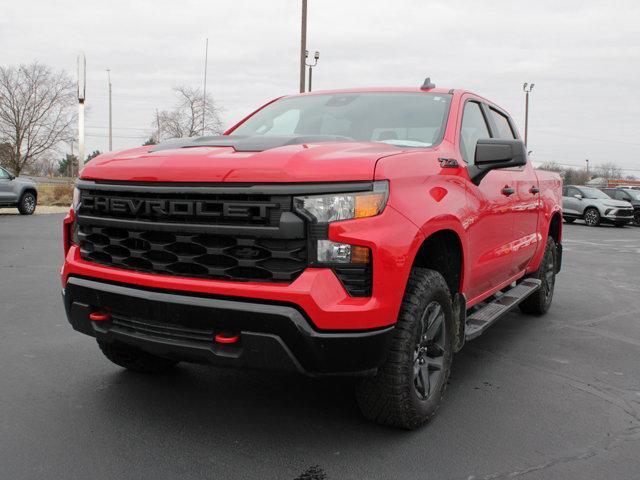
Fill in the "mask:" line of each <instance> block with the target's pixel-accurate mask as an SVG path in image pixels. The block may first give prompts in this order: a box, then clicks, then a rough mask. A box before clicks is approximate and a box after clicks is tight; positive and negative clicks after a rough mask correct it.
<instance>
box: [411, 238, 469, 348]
mask: <svg viewBox="0 0 640 480" xmlns="http://www.w3.org/2000/svg"><path fill="white" fill-rule="evenodd" d="M463 238H464V237H461V236H460V235H459V234H458V232H457V231H455V230H453V229H450V228H443V229H441V230H437V231H435V232H431V233H430V234H429V235H428V236H426V237H425V238H424V239H423V241H422V243H421V244H420V247H419V248H418V250H417V252H416V255H415V257H414V259H413V263H412V265H411V268H412V270H413V268H416V267H418V268H428V269H430V270H434V271H436V272H438V273H440V274H441V275H442V276H443V277H444V280H445V282H446V283H447V286H448V287H449V292H450V293H451V301H452V306H453V309H454V319H453V321H454V337H453V345H454V347H453V348H454V352H458V351H460V350H461V349H462V346H463V345H464V330H465V320H464V319H465V318H466V310H467V303H466V298H465V296H464V294H463V293H462V287H463V285H464V283H463V282H464V268H465V254H464V253H465V246H464V243H463V240H462V239H463Z"/></svg>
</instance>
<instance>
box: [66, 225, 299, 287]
mask: <svg viewBox="0 0 640 480" xmlns="http://www.w3.org/2000/svg"><path fill="white" fill-rule="evenodd" d="M78 237H79V240H80V254H81V257H82V258H83V259H84V260H88V261H92V262H96V263H100V264H103V265H108V266H112V267H118V268H125V269H129V270H137V271H141V272H152V273H160V274H164V275H181V276H186V277H201V278H214V279H221V280H241V281H249V280H254V281H283V282H290V281H292V280H293V279H295V278H296V277H297V276H298V275H300V273H302V271H303V270H304V269H305V267H306V266H307V249H306V240H305V239H297V240H282V239H267V238H242V237H234V236H224V235H205V234H175V233H169V232H161V231H154V230H132V229H124V228H113V227H101V226H91V225H79V229H78Z"/></svg>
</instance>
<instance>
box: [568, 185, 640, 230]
mask: <svg viewBox="0 0 640 480" xmlns="http://www.w3.org/2000/svg"><path fill="white" fill-rule="evenodd" d="M562 216H563V218H564V221H565V222H567V223H573V222H574V221H575V220H576V219H578V218H582V219H584V223H586V224H587V225H589V226H590V227H595V226H596V225H600V223H612V224H613V225H615V226H616V227H624V226H625V225H626V224H627V223H629V222H630V221H631V220H632V219H633V207H632V206H631V204H630V203H629V202H625V201H623V200H614V199H613V198H611V197H610V196H609V195H607V194H606V193H604V192H601V191H600V190H598V189H597V188H591V187H577V186H575V185H565V186H564V187H563V188H562Z"/></svg>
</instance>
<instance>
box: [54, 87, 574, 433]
mask: <svg viewBox="0 0 640 480" xmlns="http://www.w3.org/2000/svg"><path fill="white" fill-rule="evenodd" d="M561 219H562V212H561V181H560V178H559V177H558V176H557V175H555V174H552V173H548V172H541V171H535V170H534V169H533V167H532V165H531V163H530V162H529V161H528V160H527V152H526V150H525V147H524V145H523V142H522V141H521V140H520V139H519V135H518V132H517V130H516V128H515V125H514V122H513V120H512V119H511V118H510V117H509V115H508V114H507V113H506V112H505V111H504V110H503V109H501V108H500V107H498V106H497V105H495V104H494V103H492V102H490V101H488V100H486V99H484V98H482V97H479V96H478V95H474V94H473V93H470V92H467V91H463V90H450V89H446V88H435V86H434V85H433V84H431V83H430V82H428V81H427V82H425V85H423V86H422V87H421V88H372V89H358V90H340V91H324V92H313V93H308V94H301V95H293V96H287V97H282V98H279V99H276V100H274V101H272V102H270V103H268V104H266V105H264V106H263V107H262V108H260V109H259V110H257V111H256V112H254V113H253V114H251V115H249V116H248V117H247V118H245V119H244V120H242V121H241V122H240V123H238V124H237V125H235V126H234V127H232V128H230V129H229V130H228V131H227V132H225V134H224V135H222V136H213V137H211V136H209V137H207V136H204V137H199V138H187V139H178V140H173V141H169V142H166V143H162V144H160V145H156V146H144V147H139V148H134V149H131V150H127V151H123V152H118V153H108V154H103V155H101V156H99V157H98V158H96V159H94V160H93V161H92V162H91V163H90V164H88V165H87V166H85V167H84V169H83V170H82V172H81V175H80V179H79V180H78V182H77V189H76V192H75V195H74V203H73V206H72V209H71V211H70V213H69V215H68V216H67V218H66V219H65V220H64V234H65V235H64V244H65V245H64V248H65V262H64V267H63V269H62V287H63V294H64V303H65V307H66V312H67V316H68V319H69V321H70V323H71V325H72V326H73V328H75V329H76V330H78V331H80V332H82V333H85V334H88V335H91V336H93V337H95V338H96V339H97V341H98V344H99V346H100V348H101V349H102V351H103V352H104V354H105V355H106V356H107V358H109V359H110V360H111V361H113V362H115V363H116V364H118V365H120V366H123V367H125V368H128V369H131V370H135V371H139V372H159V371H163V370H165V369H167V368H170V367H172V366H174V365H175V364H176V363H178V362H179V361H188V362H199V363H209V364H214V365H222V366H229V367H248V368H258V369H267V370H278V371H291V372H302V373H305V374H309V375H353V376H356V377H357V386H356V395H357V399H358V403H359V405H360V407H361V410H362V412H363V414H364V415H365V416H366V417H367V418H369V419H371V420H373V421H376V422H379V423H383V424H388V425H394V426H399V427H403V428H415V427H417V426H419V425H421V424H423V423H425V422H426V421H427V420H428V419H429V418H430V417H431V416H432V415H433V414H434V413H435V411H436V410H437V408H438V405H439V404H440V402H441V399H442V395H443V393H444V390H445V387H446V385H447V380H448V377H449V372H450V368H451V362H452V357H453V354H454V353H455V352H457V351H459V350H460V349H461V348H462V347H463V344H464V343H465V341H467V340H470V339H473V338H474V337H476V336H478V335H479V334H480V333H482V332H483V331H484V330H485V329H486V328H487V327H488V326H489V325H491V324H492V323H493V322H495V321H496V320H497V319H499V318H500V317H501V316H503V315H504V314H505V313H507V312H508V311H509V310H511V309H513V308H514V307H516V306H519V307H520V309H521V310H522V311H523V312H525V313H530V314H543V313H545V312H546V311H547V309H548V308H549V305H550V303H551V299H552V296H553V288H554V281H555V275H556V273H558V272H559V270H560V265H561V259H562V243H561V241H562V221H561Z"/></svg>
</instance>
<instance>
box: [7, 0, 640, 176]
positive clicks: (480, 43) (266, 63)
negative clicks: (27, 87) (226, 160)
mask: <svg viewBox="0 0 640 480" xmlns="http://www.w3.org/2000/svg"><path fill="white" fill-rule="evenodd" d="M300 3H301V2H300V0H268V1H267V0H233V1H218V0H209V1H185V0H181V1H165V0H155V1H143V0H136V1H113V0H111V1H105V0H101V1H93V0H83V1H68V0H56V1H51V0H21V1H19V2H8V1H4V2H3V5H2V8H1V12H0V64H3V65H8V64H18V63H24V62H30V61H32V60H34V59H37V60H39V61H41V62H43V63H46V64H48V65H50V66H52V67H53V68H55V69H65V70H68V71H69V72H70V73H72V74H74V76H75V68H76V55H77V53H78V51H80V50H82V51H84V52H85V53H86V56H87V81H88V86H87V104H88V107H89V111H88V114H87V126H88V128H87V133H88V137H87V143H88V145H87V152H90V151H92V150H93V149H99V150H102V151H105V150H106V149H107V128H106V127H107V124H108V117H107V76H106V72H105V70H106V69H107V68H110V69H111V72H112V74H111V75H112V82H113V125H114V148H115V149H123V148H127V147H131V146H136V145H140V144H141V143H142V142H143V141H144V140H145V139H146V138H148V136H149V134H150V133H151V132H152V128H151V126H150V124H151V122H152V120H153V116H154V113H153V112H154V111H155V109H156V108H158V109H164V108H169V107H171V105H172V103H173V102H174V97H173V96H172V95H173V94H172V91H171V88H172V87H173V86H175V85H181V84H184V85H190V86H195V87H201V86H202V83H203V65H204V43H205V38H207V37H208V38H209V81H208V87H207V91H208V92H211V93H212V94H213V96H214V98H215V100H216V102H217V103H218V105H219V106H221V107H223V108H224V109H225V113H224V116H223V120H224V123H225V125H227V126H228V125H231V124H233V123H235V121H237V120H238V119H240V118H241V117H242V116H244V115H246V114H247V113H249V112H250V111H252V110H253V109H254V108H256V107H257V106H259V105H261V104H262V103H264V102H266V101H267V100H269V99H271V98H273V97H276V96H279V95H283V94H289V93H296V92H297V90H298V81H299V80H298V55H299V53H298V52H299V39H300ZM307 45H308V48H309V50H311V51H315V50H319V51H320V55H321V58H320V63H319V65H318V68H317V69H316V70H314V75H313V80H314V90H316V89H331V88H341V87H354V86H414V85H415V86H419V85H420V84H421V83H422V80H423V78H424V77H425V76H426V75H429V76H431V79H432V80H433V81H434V82H435V83H436V84H437V85H438V86H444V87H451V88H465V89H469V90H472V91H474V92H476V93H478V94H480V95H483V96H485V97H487V98H489V99H491V100H493V101H494V102H496V103H497V104H499V105H501V106H502V107H504V108H506V109H507V110H508V111H509V112H510V113H511V114H512V115H513V116H514V118H515V119H516V121H517V123H518V124H519V125H520V130H521V131H522V130H523V124H524V120H523V119H524V94H523V92H522V83H523V82H525V81H527V82H535V88H534V90H533V94H532V95H533V96H532V98H531V113H530V126H529V129H530V130H529V148H530V149H532V150H533V151H534V153H533V158H534V159H535V160H536V161H538V162H541V161H544V160H555V161H557V162H559V163H562V164H569V165H579V166H583V165H584V164H585V159H586V158H588V159H589V160H590V161H591V164H592V165H595V164H598V163H602V162H608V161H613V162H616V163H618V164H620V165H621V166H623V167H624V168H626V169H628V172H629V173H633V174H635V175H636V176H638V177H640V138H639V134H640V95H639V94H638V82H639V81H640V80H639V78H638V77H639V76H640V2H639V1H637V0H633V1H632V0H629V1H615V0H608V1H603V2H599V1H590V0H581V1H567V0H554V1H544V0H537V1H527V2H524V1H514V0H511V1H508V0H504V1H489V0H475V1H463V0H448V1H435V0H309V23H308V41H307Z"/></svg>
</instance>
